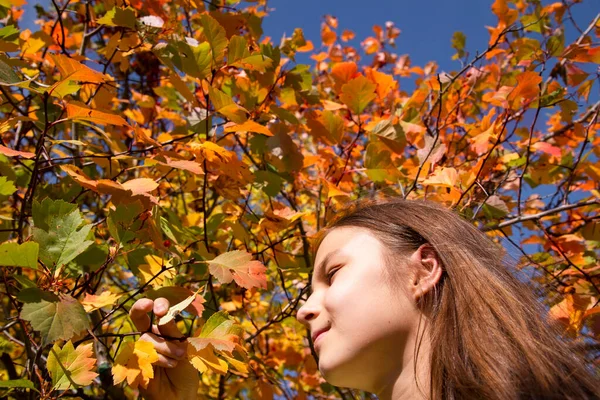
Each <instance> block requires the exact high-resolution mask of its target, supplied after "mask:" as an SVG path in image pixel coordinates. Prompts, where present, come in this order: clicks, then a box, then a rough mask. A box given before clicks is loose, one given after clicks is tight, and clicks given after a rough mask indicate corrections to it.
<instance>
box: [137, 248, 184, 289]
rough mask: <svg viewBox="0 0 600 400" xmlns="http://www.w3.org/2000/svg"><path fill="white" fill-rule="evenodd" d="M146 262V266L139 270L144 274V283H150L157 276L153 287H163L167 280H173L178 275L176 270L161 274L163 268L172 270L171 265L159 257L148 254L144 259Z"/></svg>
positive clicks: (168, 270)
mask: <svg viewBox="0 0 600 400" xmlns="http://www.w3.org/2000/svg"><path fill="white" fill-rule="evenodd" d="M144 260H146V264H142V265H140V266H139V268H138V269H139V271H140V273H141V274H142V280H143V281H144V283H148V282H150V280H151V279H152V278H154V277H155V276H156V278H155V279H154V280H153V281H152V283H151V285H152V286H154V287H157V286H161V285H162V283H163V282H164V280H165V278H166V279H173V278H175V276H176V275H177V272H176V271H175V269H174V268H172V269H167V270H165V271H164V272H161V271H162V269H163V266H164V267H165V268H171V263H170V262H169V261H167V260H164V259H163V258H161V257H159V256H155V255H152V254H148V255H146V256H145V257H144Z"/></svg>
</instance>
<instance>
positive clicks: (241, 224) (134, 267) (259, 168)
mask: <svg viewBox="0 0 600 400" xmlns="http://www.w3.org/2000/svg"><path fill="white" fill-rule="evenodd" d="M577 3H580V0H567V1H563V2H556V3H551V4H548V5H542V4H541V2H540V1H538V0H495V1H494V3H493V5H492V6H491V11H492V12H493V13H494V14H495V15H496V16H497V24H496V26H492V27H488V31H489V35H490V36H489V45H488V48H487V49H482V50H483V51H480V52H478V53H477V54H475V56H473V55H472V54H470V52H469V51H468V50H467V43H468V38H467V37H466V36H465V35H464V34H462V33H460V32H457V33H456V34H454V36H453V37H452V38H448V39H447V40H448V45H449V46H452V47H453V48H454V49H455V50H456V55H455V56H454V59H455V60H457V61H456V62H457V65H460V67H459V68H457V69H456V70H455V71H450V72H444V71H439V68H438V66H437V64H436V63H435V62H433V61H432V62H429V63H427V64H426V65H423V66H416V65H412V64H411V60H410V56H409V55H399V54H396V53H395V42H396V39H397V38H398V36H399V35H400V30H399V29H398V28H397V27H395V26H394V24H393V23H386V25H385V26H378V25H376V26H374V27H373V32H374V35H373V36H371V37H368V38H364V40H362V41H359V40H358V39H355V34H354V33H353V32H352V31H350V30H348V29H341V28H339V26H338V20H337V19H336V18H335V17H333V16H326V17H325V18H324V22H323V24H322V30H321V41H322V43H321V44H320V45H318V44H315V43H312V42H311V41H309V40H306V38H305V37H304V34H303V32H302V30H301V29H296V30H295V31H294V32H293V35H292V36H291V37H284V38H283V39H282V40H281V42H280V43H279V44H276V43H275V42H274V41H273V40H272V39H271V38H269V37H265V36H264V35H263V32H262V28H261V23H262V19H263V18H264V17H265V16H267V14H268V12H269V9H268V7H267V1H266V0H253V1H248V2H240V1H236V0H218V1H217V0H215V1H214V2H210V1H206V0H205V1H197V0H190V1H179V0H175V1H165V0H147V1H141V0H135V1H131V2H119V1H114V0H106V1H96V0H89V1H85V2H79V1H76V0H66V1H65V0H61V1H53V2H52V5H53V7H52V8H51V9H44V8H42V7H39V8H38V9H37V13H38V21H37V23H38V25H39V30H37V31H35V32H31V31H29V30H27V29H25V30H21V29H20V28H19V27H20V25H22V20H21V19H22V18H21V17H22V13H23V8H22V7H23V1H22V0H17V1H12V2H0V14H2V17H3V20H2V21H3V23H4V26H3V27H2V28H1V29H0V94H1V96H0V97H1V103H0V115H1V119H0V138H1V142H0V174H1V175H2V176H1V177H0V213H1V214H0V237H1V242H2V243H1V244H0V273H1V276H2V279H1V282H2V283H1V287H2V289H1V290H2V296H1V300H0V301H1V302H2V309H3V314H2V327H0V339H1V340H2V341H1V342H0V351H1V352H2V353H3V355H2V358H1V360H2V364H1V365H2V369H0V376H1V377H2V382H1V384H0V393H2V394H6V395H10V396H13V397H15V398H26V397H29V398H33V397H35V396H41V397H42V398H54V397H57V396H61V395H64V394H70V395H79V396H81V397H84V395H85V396H107V397H105V398H135V397H136V395H137V393H138V386H139V387H145V386H146V385H147V384H148V382H149V379H151V378H152V376H153V367H152V364H153V363H155V362H156V360H157V359H158V356H157V353H156V351H155V349H154V348H153V347H152V344H151V343H148V342H140V341H136V340H135V339H136V338H137V337H138V336H139V335H140V334H141V333H142V332H136V329H135V328H134V325H133V324H132V323H131V321H130V320H129V317H128V310H129V308H130V307H131V305H132V304H133V302H134V301H136V300H137V299H139V298H142V297H148V298H153V299H155V298H158V297H166V298H168V299H169V301H170V303H171V305H172V306H174V308H173V309H172V310H171V312H170V313H169V314H168V318H166V319H164V320H161V321H160V323H161V324H163V323H167V322H169V321H172V320H173V319H174V320H175V321H176V323H177V325H178V327H179V328H180V330H181V331H182V332H185V333H186V339H185V340H187V342H188V347H187V348H188V354H187V357H188V359H189V360H190V362H191V364H192V365H193V366H194V367H195V368H196V369H197V370H198V373H199V374H200V388H199V395H200V396H201V398H220V399H222V398H256V397H260V398H273V396H278V397H286V398H298V399H302V398H307V397H314V398H324V397H329V398H331V397H341V398H349V396H350V391H348V390H346V389H341V388H335V387H333V386H331V385H329V384H327V383H325V382H324V381H323V379H322V378H321V377H320V375H319V373H318V371H317V368H316V362H315V359H316V355H315V354H314V351H313V348H312V343H311V342H310V337H309V336H307V334H306V331H305V329H304V328H303V327H302V326H301V325H300V324H299V323H298V322H297V321H295V319H294V318H293V317H294V316H295V312H296V310H297V308H298V305H299V303H300V301H301V300H302V299H305V298H306V295H307V294H308V291H309V287H308V282H309V279H310V273H311V268H312V261H313V260H312V256H313V255H312V254H311V239H312V237H313V236H314V235H315V233H316V232H317V231H318V230H319V229H320V228H322V227H323V226H324V225H325V224H326V222H327V221H328V220H329V219H330V218H331V217H332V216H333V215H334V214H335V213H336V212H338V211H339V210H340V209H342V208H344V206H345V205H346V204H347V203H348V202H349V201H351V200H352V199H354V198H356V197H357V196H361V195H365V194H368V193H378V192H382V193H387V194H394V195H397V196H404V197H407V198H427V199H430V200H433V201H437V202H440V203H443V204H445V205H446V206H447V207H451V208H453V209H455V210H456V212H458V213H460V214H461V215H462V216H463V217H465V218H467V219H468V220H470V221H472V223H473V224H475V225H476V226H478V227H479V228H480V229H482V230H484V231H485V232H487V233H488V234H489V235H490V237H492V238H494V240H497V241H498V242H502V243H504V244H512V245H514V248H515V249H518V251H520V252H521V253H520V255H521V256H520V257H519V267H520V268H521V269H522V270H523V271H524V272H525V274H524V275H523V276H525V277H526V279H528V280H529V281H530V282H531V283H532V284H533V285H534V286H535V287H537V289H538V290H539V295H540V299H541V300H543V301H544V302H545V304H546V305H547V306H548V308H549V309H550V316H551V317H552V318H555V319H556V320H557V321H558V322H560V323H562V324H563V325H564V327H565V333H566V334H569V335H572V336H574V337H577V338H578V340H581V341H582V342H584V343H585V344H586V345H587V346H589V347H588V348H589V351H588V356H589V362H590V363H591V364H592V365H594V366H596V367H597V365H598V348H599V346H598V345H599V343H598V340H599V339H600V318H599V317H598V315H599V313H598V311H600V306H599V304H598V302H599V301H600V297H599V296H600V293H599V290H598V285H599V284H600V282H599V280H598V276H599V275H598V273H599V271H600V267H598V249H599V246H600V222H599V220H598V218H599V215H600V214H599V213H598V210H599V207H598V205H599V201H598V198H599V196H600V193H599V187H598V182H599V181H600V168H599V167H598V165H599V164H598V156H599V155H600V153H599V152H600V146H599V145H600V138H599V137H598V135H597V132H598V127H599V123H598V114H599V112H600V102H598V101H597V97H598V96H597V95H595V94H594V93H596V94H597V89H598V88H597V81H598V78H599V76H598V67H597V66H598V64H599V63H600V47H598V39H599V36H600V22H599V17H598V16H596V17H595V18H593V19H592V20H590V21H575V20H573V19H572V17H571V8H572V7H576V6H577ZM580 27H581V28H580ZM574 28H576V29H577V30H579V31H578V33H577V36H578V37H577V38H576V39H575V40H573V41H571V42H569V41H567V40H566V38H565V31H566V30H572V29H574ZM297 59H306V60H308V62H309V63H310V64H311V65H305V64H302V63H298V62H297V61H296V60H297ZM594 85H596V87H595V89H594ZM593 89H594V90H595V91H594V90H593ZM594 97H596V101H595V102H594V100H593V99H594ZM65 341H66V342H65ZM94 361H95V362H94ZM115 385H116V386H115ZM352 395H353V396H354V395H357V396H358V395H359V394H358V393H353V394H352Z"/></svg>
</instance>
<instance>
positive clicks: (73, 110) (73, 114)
mask: <svg viewBox="0 0 600 400" xmlns="http://www.w3.org/2000/svg"><path fill="white" fill-rule="evenodd" d="M66 110H67V118H68V119H72V120H74V121H89V122H93V123H96V124H99V125H117V126H127V127H128V126H129V124H128V123H127V121H125V120H124V119H123V118H122V117H120V116H119V115H116V114H112V113H108V112H105V111H98V110H94V109H91V108H89V107H87V106H86V105H85V104H83V103H80V102H78V101H70V102H69V103H67V107H66Z"/></svg>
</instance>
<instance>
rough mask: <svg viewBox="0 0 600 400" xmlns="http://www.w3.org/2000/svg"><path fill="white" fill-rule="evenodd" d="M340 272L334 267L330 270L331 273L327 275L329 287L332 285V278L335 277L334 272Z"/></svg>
mask: <svg viewBox="0 0 600 400" xmlns="http://www.w3.org/2000/svg"><path fill="white" fill-rule="evenodd" d="M339 270H340V268H338V266H335V267H333V268H332V269H331V271H329V273H328V274H327V284H329V285H331V283H332V279H333V276H334V275H335V273H336V272H338V271H339Z"/></svg>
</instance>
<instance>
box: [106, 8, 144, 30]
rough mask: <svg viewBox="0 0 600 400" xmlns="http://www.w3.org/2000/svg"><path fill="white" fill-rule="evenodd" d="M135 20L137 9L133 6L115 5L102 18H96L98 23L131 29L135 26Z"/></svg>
mask: <svg viewBox="0 0 600 400" xmlns="http://www.w3.org/2000/svg"><path fill="white" fill-rule="evenodd" d="M135 21H136V16H135V10H134V9H133V8H132V7H127V8H121V7H113V8H112V9H110V10H108V11H107V12H106V14H104V16H103V17H102V18H99V19H97V20H96V22H97V23H99V24H102V25H108V26H124V27H126V28H131V29H133V28H135Z"/></svg>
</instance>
